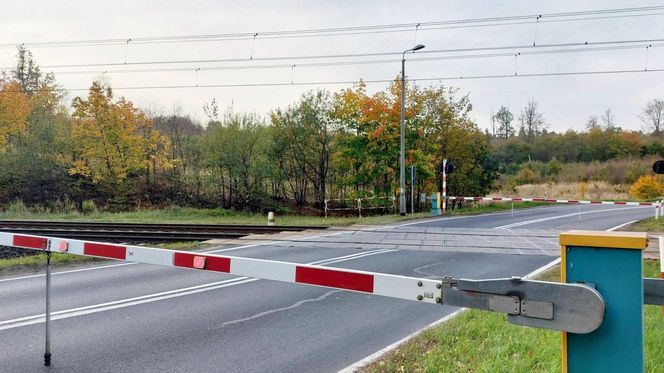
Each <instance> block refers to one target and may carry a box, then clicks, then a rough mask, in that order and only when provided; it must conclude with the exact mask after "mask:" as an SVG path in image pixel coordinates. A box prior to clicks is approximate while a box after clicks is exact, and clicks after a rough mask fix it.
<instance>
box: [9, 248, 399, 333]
mask: <svg viewBox="0 0 664 373" xmlns="http://www.w3.org/2000/svg"><path fill="white" fill-rule="evenodd" d="M392 251H396V250H387V249H381V250H374V251H372V252H362V253H357V254H352V255H345V256H343V257H334V258H328V259H325V260H322V261H317V262H312V263H307V264H308V265H314V264H316V263H319V264H317V265H326V264H327V263H328V262H329V263H338V262H343V261H349V260H354V259H358V258H364V257H366V256H369V255H377V254H383V253H386V252H392ZM320 262H322V263H320ZM253 270H255V268H254V269H253ZM258 280H260V279H257V278H250V277H238V278H233V279H229V280H224V281H217V282H212V283H208V284H201V285H196V286H191V287H187V288H182V289H174V290H168V291H164V292H159V293H154V294H146V295H141V296H138V297H133V298H127V299H120V300H116V301H112V302H105V303H99V304H94V305H89V306H83V307H77V308H72V309H68V310H60V311H54V312H51V315H52V317H51V319H52V320H60V319H68V318H71V317H77V316H83V315H89V314H92V313H97V312H103V311H110V310H114V309H118V308H125V307H131V306H136V305H140V304H145V303H151V302H156V301H160V300H165V299H171V298H177V297H182V296H186V295H191V294H197V293H201V292H204V291H210V290H216V289H221V288H226V287H230V286H235V285H242V284H247V283H250V282H254V281H258ZM43 322H44V314H39V315H31V316H25V317H19V318H15V319H11V320H5V321H0V331H3V330H7V329H13V328H18V327H22V326H28V325H34V324H39V323H43Z"/></svg>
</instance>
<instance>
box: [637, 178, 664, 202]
mask: <svg viewBox="0 0 664 373" xmlns="http://www.w3.org/2000/svg"><path fill="white" fill-rule="evenodd" d="M629 194H630V195H632V196H634V197H636V198H638V199H649V198H655V197H659V196H661V195H662V194H664V186H662V183H661V182H660V181H659V178H658V177H657V176H652V175H644V176H641V177H640V178H638V179H637V180H636V181H635V182H634V184H632V187H631V188H629Z"/></svg>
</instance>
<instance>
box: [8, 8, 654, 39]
mask: <svg viewBox="0 0 664 373" xmlns="http://www.w3.org/2000/svg"><path fill="white" fill-rule="evenodd" d="M662 10H664V6H648V7H632V8H616V9H599V10H589V11H576V12H559V13H548V14H546V13H543V14H526V15H511V16H502V17H486V18H468V19H457V20H443V21H430V22H413V23H396V24H383V25H365V26H350V27H332V28H318V29H294V30H277V31H259V32H240V33H216V34H192V35H171V36H152V37H123V38H106V39H82V40H59V41H58V40H56V41H32V42H26V41H24V42H14V43H0V48H7V47H16V46H18V45H23V46H26V47H31V48H36V47H74V46H75V47H85V46H100V45H122V44H126V43H127V40H131V43H132V45H138V44H147V43H188V42H205V41H223V40H251V39H254V40H255V39H256V38H265V39H269V38H295V37H311V36H345V35H358V34H363V33H376V32H406V31H413V30H417V31H421V30H423V31H428V30H436V29H443V28H451V27H455V28H459V27H487V26H502V25H513V24H525V23H536V24H539V23H544V22H568V21H580V20H593V19H609V18H618V17H620V18H625V17H641V16H651V15H661V14H662V13H661V11H662ZM652 12H654V13H652ZM630 13H636V14H630ZM588 16H596V17H588ZM515 21H516V22H515Z"/></svg>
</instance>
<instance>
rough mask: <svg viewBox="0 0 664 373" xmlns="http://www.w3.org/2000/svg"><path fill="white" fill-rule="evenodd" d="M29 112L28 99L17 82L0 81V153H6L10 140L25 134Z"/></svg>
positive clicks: (29, 104) (30, 108) (30, 107)
mask: <svg viewBox="0 0 664 373" xmlns="http://www.w3.org/2000/svg"><path fill="white" fill-rule="evenodd" d="M31 110H32V105H31V103H30V98H29V97H28V96H27V95H26V94H25V93H24V92H23V91H22V90H21V86H20V85H19V84H18V83H17V82H13V81H12V82H8V83H3V82H2V81H0V151H2V152H5V151H7V149H8V147H10V146H11V142H12V138H16V137H20V136H21V135H23V134H25V132H26V130H27V124H28V116H29V115H30V112H31Z"/></svg>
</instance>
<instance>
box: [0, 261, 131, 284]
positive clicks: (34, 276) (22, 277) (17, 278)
mask: <svg viewBox="0 0 664 373" xmlns="http://www.w3.org/2000/svg"><path fill="white" fill-rule="evenodd" d="M134 264H138V263H135V262H127V263H119V264H111V265H105V266H98V267H90V268H80V269H72V270H69V271H60V272H51V275H52V276H54V275H64V274H67V273H76V272H84V271H92V270H96V269H106V268H114V267H123V266H130V265H134ZM44 276H45V274H43V273H42V274H39V275H30V276H21V277H11V278H5V279H0V282H5V281H16V280H25V279H29V278H37V277H44Z"/></svg>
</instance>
